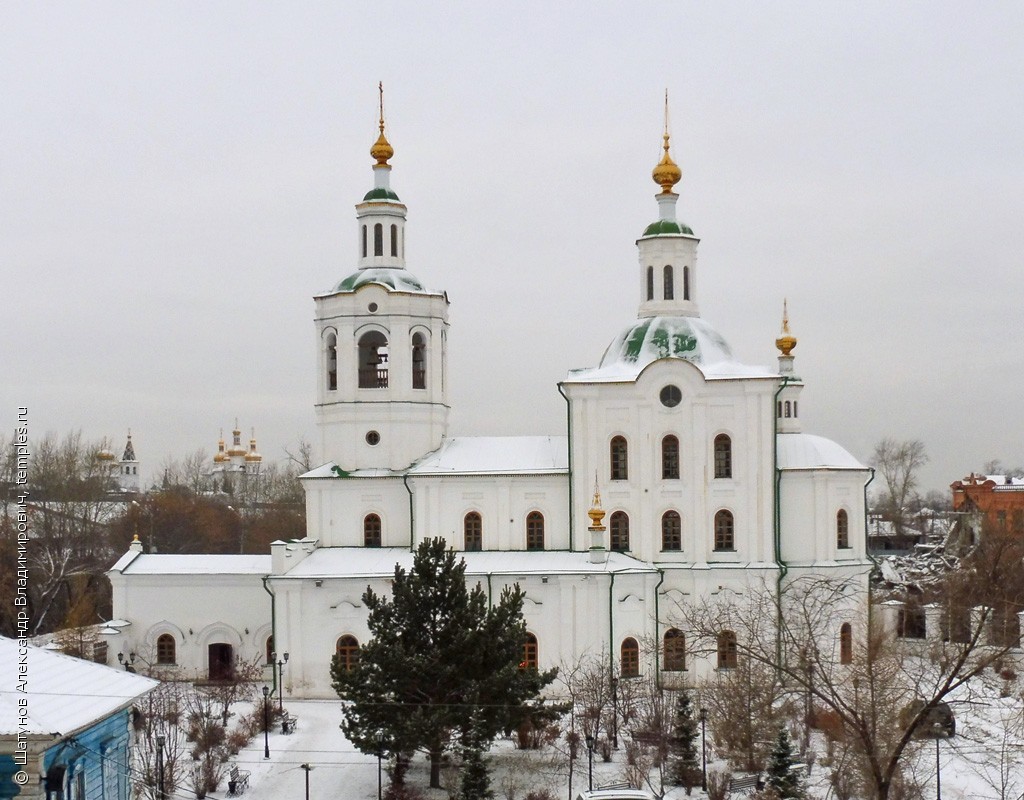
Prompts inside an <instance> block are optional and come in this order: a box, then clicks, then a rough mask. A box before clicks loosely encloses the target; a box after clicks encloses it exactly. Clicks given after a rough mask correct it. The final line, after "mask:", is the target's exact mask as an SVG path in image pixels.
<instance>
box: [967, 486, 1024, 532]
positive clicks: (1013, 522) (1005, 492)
mask: <svg viewBox="0 0 1024 800" xmlns="http://www.w3.org/2000/svg"><path fill="white" fill-rule="evenodd" d="M949 488H950V489H952V491H953V510H954V511H961V512H977V513H978V514H979V516H980V519H979V520H978V523H980V524H984V523H987V524H988V525H991V526H995V527H997V528H1000V529H1003V530H1007V529H1008V530H1015V531H1021V532H1024V478H1015V477H1013V476H1012V475H975V474H974V473H973V472H972V473H971V474H970V475H968V476H967V477H966V478H964V479H963V480H960V481H954V482H953V483H952V484H951V485H950V487H949Z"/></svg>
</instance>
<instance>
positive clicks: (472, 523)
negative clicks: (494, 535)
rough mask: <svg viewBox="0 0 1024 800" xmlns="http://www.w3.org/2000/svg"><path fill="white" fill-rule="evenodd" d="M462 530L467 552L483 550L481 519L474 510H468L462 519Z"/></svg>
mask: <svg viewBox="0 0 1024 800" xmlns="http://www.w3.org/2000/svg"><path fill="white" fill-rule="evenodd" d="M462 532H463V534H465V540H466V541H465V544H466V551H467V552H476V551H477V550H483V547H484V539H483V520H482V519H481V517H480V514H478V513H477V512H476V511H470V512H469V513H468V514H466V516H465V517H464V518H463V520H462Z"/></svg>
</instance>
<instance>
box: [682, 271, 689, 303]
mask: <svg viewBox="0 0 1024 800" xmlns="http://www.w3.org/2000/svg"><path fill="white" fill-rule="evenodd" d="M683 299H684V300H689V299H690V268H689V267H683Z"/></svg>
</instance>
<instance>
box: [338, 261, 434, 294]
mask: <svg viewBox="0 0 1024 800" xmlns="http://www.w3.org/2000/svg"><path fill="white" fill-rule="evenodd" d="M371 283H376V284H378V285H380V286H383V287H385V288H386V289H392V290H394V291H397V292H425V291H427V290H426V289H425V288H424V287H423V284H422V283H420V282H419V281H418V280H417V279H416V277H415V276H414V275H412V274H410V273H409V272H407V271H406V270H404V269H397V268H390V269H389V268H386V267H385V268H375V269H361V270H359V271H358V272H353V273H352V274H351V275H349V276H348V277H347V278H345V279H344V280H343V281H341V283H339V284H338V285H337V286H335V287H334V289H333V290H332V293H334V292H354V291H355V290H356V289H358V288H360V287H362V286H366V285H368V284H371Z"/></svg>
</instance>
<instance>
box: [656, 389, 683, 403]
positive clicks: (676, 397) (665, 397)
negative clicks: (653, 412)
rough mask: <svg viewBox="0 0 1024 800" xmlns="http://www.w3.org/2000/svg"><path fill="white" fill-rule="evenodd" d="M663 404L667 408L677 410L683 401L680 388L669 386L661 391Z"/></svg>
mask: <svg viewBox="0 0 1024 800" xmlns="http://www.w3.org/2000/svg"><path fill="white" fill-rule="evenodd" d="M660 396H661V404H662V405H663V406H665V407H666V408H675V407H676V406H677V405H679V403H680V401H681V400H682V399H683V393H682V392H681V391H679V387H678V386H672V385H671V384H669V385H668V386H666V387H665V388H664V389H662V390H661V395H660Z"/></svg>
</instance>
